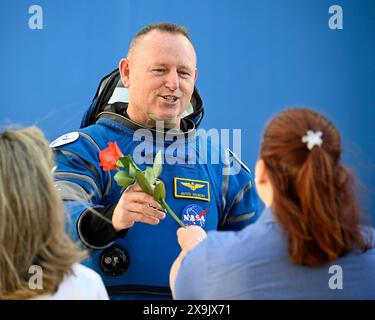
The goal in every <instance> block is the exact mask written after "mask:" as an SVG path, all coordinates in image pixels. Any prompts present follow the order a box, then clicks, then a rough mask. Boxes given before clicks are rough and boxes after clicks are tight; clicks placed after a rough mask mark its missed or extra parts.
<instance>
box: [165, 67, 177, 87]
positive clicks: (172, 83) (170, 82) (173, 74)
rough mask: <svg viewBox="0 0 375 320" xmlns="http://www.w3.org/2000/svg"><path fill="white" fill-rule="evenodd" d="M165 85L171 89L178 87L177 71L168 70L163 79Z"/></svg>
mask: <svg viewBox="0 0 375 320" xmlns="http://www.w3.org/2000/svg"><path fill="white" fill-rule="evenodd" d="M165 86H166V87H167V88H168V89H169V90H172V91H175V90H177V89H178V87H179V82H178V73H177V71H170V72H169V73H168V75H167V78H166V80H165Z"/></svg>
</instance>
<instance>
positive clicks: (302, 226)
mask: <svg viewBox="0 0 375 320" xmlns="http://www.w3.org/2000/svg"><path fill="white" fill-rule="evenodd" d="M255 176H256V179H255V183H256V187H257V191H258V194H259V196H260V198H261V199H262V201H263V202H264V204H265V206H266V209H265V211H264V212H263V214H262V216H261V217H260V218H259V220H258V221H257V222H256V223H255V224H253V225H250V226H248V227H246V228H245V229H243V230H242V231H240V232H218V231H214V232H209V233H208V236H206V234H205V232H204V231H203V229H200V228H199V227H188V228H186V229H183V228H181V229H179V230H178V232H177V235H178V240H179V243H180V245H181V248H182V251H181V254H180V255H179V257H178V258H177V259H176V261H175V263H174V264H173V266H172V269H171V274H170V282H171V287H172V290H173V293H174V297H175V298H176V299H375V290H374V288H375V268H374V266H375V249H373V248H374V247H375V231H374V229H373V228H371V227H369V226H367V227H366V226H364V225H363V224H362V221H361V217H360V210H359V208H358V204H357V202H356V199H355V195H354V189H353V177H352V175H351V173H350V172H349V170H348V169H347V168H346V167H345V166H344V165H343V164H342V163H341V143H340V134H339V132H338V130H337V129H336V128H335V126H334V125H333V124H332V122H330V121H329V120H327V119H326V118H325V117H323V116H322V115H321V114H319V113H317V112H314V111H312V110H309V109H301V108H293V109H288V110H286V111H284V112H282V113H281V114H279V115H278V116H277V117H275V118H274V119H273V120H272V121H270V122H269V123H268V125H267V127H266V130H265V133H264V136H263V141H262V143H261V149H260V158H259V160H258V161H257V165H256V171H255ZM192 248H194V249H193V250H191V249H192ZM190 250H191V251H190ZM189 251H190V252H189Z"/></svg>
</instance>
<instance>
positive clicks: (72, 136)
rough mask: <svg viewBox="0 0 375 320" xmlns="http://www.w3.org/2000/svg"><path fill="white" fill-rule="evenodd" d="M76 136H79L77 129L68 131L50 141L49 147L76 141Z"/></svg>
mask: <svg viewBox="0 0 375 320" xmlns="http://www.w3.org/2000/svg"><path fill="white" fill-rule="evenodd" d="M78 138H79V132H78V131H73V132H69V133H66V134H64V135H62V136H61V137H58V138H57V139H56V140H54V141H52V142H51V143H50V145H49V146H50V147H51V148H56V147H60V146H63V145H66V144H68V143H72V142H74V141H76V140H77V139H78Z"/></svg>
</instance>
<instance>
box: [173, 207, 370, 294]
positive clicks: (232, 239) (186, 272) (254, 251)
mask: <svg viewBox="0 0 375 320" xmlns="http://www.w3.org/2000/svg"><path fill="white" fill-rule="evenodd" d="M368 231H369V232H368V234H367V236H368V237H369V239H372V240H370V241H372V244H373V246H374V245H375V243H374V242H375V241H374V238H375V231H374V229H372V228H369V230H368ZM341 280H342V281H341ZM341 284H342V289H340V286H341ZM175 298H176V299H186V300H187V299H190V300H191V299H375V249H371V250H368V251H367V252H365V253H350V254H348V255H346V256H345V257H342V258H340V259H338V260H336V261H335V262H334V263H330V264H327V265H325V266H323V267H306V266H301V265H297V264H294V263H293V262H292V261H291V259H290V258H289V256H288V253H287V247H286V238H285V233H284V232H283V231H282V230H281V228H280V226H279V225H278V224H277V223H276V221H275V219H274V217H273V214H272V212H271V211H270V210H268V209H266V210H265V211H264V212H263V214H262V216H261V217H260V218H259V220H258V221H257V222H256V223H254V224H253V225H249V226H247V227H246V228H244V229H243V230H242V231H239V232H233V231H232V232H229V231H228V232H218V231H211V232H209V233H208V238H207V239H206V240H205V241H203V242H201V243H200V244H199V245H198V246H197V247H196V248H194V249H193V250H192V251H191V252H189V253H188V254H187V255H186V257H185V258H184V260H183V261H182V263H181V267H180V270H179V271H178V274H177V277H176V282H175Z"/></svg>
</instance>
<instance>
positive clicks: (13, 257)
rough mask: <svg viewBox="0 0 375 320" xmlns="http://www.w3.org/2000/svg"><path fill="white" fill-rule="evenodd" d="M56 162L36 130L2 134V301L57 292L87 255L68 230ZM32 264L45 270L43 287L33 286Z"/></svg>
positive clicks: (0, 211) (0, 247)
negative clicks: (54, 170) (55, 173)
mask: <svg viewBox="0 0 375 320" xmlns="http://www.w3.org/2000/svg"><path fill="white" fill-rule="evenodd" d="M53 165H54V162H53V154H52V151H51V150H50V148H49V146H48V143H47V141H46V140H45V138H44V136H43V133H42V132H41V131H40V130H39V129H38V128H36V127H29V128H26V129H19V130H7V131H4V132H3V133H1V134H0V299H27V298H32V297H35V296H37V295H40V294H51V293H54V292H56V291H57V289H58V286H59V284H60V282H61V281H62V280H63V278H64V276H65V275H67V274H69V273H71V272H72V265H73V264H74V263H76V262H79V261H80V260H82V259H83V258H85V257H86V253H85V252H84V251H82V250H81V249H80V248H79V247H78V245H77V244H76V243H74V242H73V241H72V240H71V239H70V238H69V236H68V235H67V234H66V232H65V224H64V211H63V205H62V201H61V200H60V198H59V196H58V194H57V192H56V190H55V188H54V184H53V179H52V174H51V169H52V168H53ZM32 265H37V266H40V267H41V270H42V271H43V288H42V289H32V288H30V286H29V279H30V277H31V275H30V274H29V268H30V267H31V266H32Z"/></svg>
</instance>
